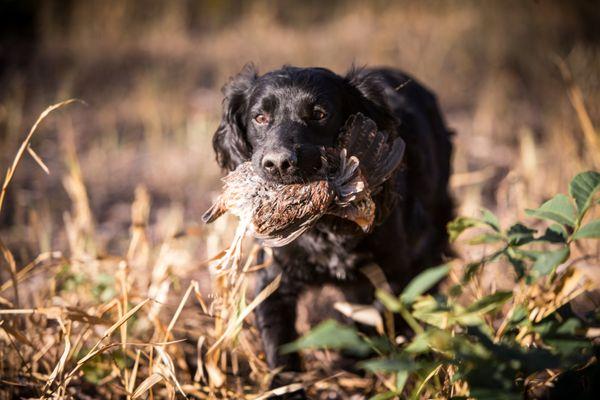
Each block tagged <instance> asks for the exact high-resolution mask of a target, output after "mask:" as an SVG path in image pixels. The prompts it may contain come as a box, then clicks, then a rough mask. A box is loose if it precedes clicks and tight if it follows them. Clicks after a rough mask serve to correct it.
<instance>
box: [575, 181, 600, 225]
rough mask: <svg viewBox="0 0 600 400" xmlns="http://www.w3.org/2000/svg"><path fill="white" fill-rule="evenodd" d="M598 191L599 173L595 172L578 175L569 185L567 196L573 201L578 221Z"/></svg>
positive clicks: (599, 185)
mask: <svg viewBox="0 0 600 400" xmlns="http://www.w3.org/2000/svg"><path fill="white" fill-rule="evenodd" d="M598 189H600V173H598V172H595V171H588V172H582V173H581V174H578V175H577V176H576V177H575V178H573V180H572V181H571V184H570V185H569V194H570V195H571V197H573V198H574V199H575V203H576V204H577V211H578V213H579V214H578V215H579V220H581V219H582V218H583V216H584V215H585V212H586V211H587V209H588V208H589V207H590V205H591V203H592V198H593V196H594V193H596V191H597V190H598Z"/></svg>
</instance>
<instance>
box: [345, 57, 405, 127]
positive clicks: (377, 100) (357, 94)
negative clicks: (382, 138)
mask: <svg viewBox="0 0 600 400" xmlns="http://www.w3.org/2000/svg"><path fill="white" fill-rule="evenodd" d="M344 81H345V82H346V83H347V84H348V86H349V87H350V88H351V91H350V93H349V95H348V97H347V99H346V101H347V102H349V103H350V106H351V108H352V110H351V112H352V113H356V112H361V113H363V114H365V115H366V116H368V117H369V118H370V119H372V120H373V121H375V123H376V124H377V127H378V128H379V129H380V130H386V131H388V132H392V131H394V130H395V129H396V120H395V119H394V117H393V113H392V112H391V110H390V109H389V107H388V105H387V102H386V99H385V82H381V78H379V77H378V76H377V74H373V73H369V71H368V70H366V69H365V68H364V67H356V66H354V65H353V66H352V67H351V68H350V70H349V71H348V72H347V73H346V76H345V77H344Z"/></svg>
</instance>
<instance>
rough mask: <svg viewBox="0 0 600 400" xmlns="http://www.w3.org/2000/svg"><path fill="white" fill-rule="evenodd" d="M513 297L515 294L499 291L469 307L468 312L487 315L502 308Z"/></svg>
mask: <svg viewBox="0 0 600 400" xmlns="http://www.w3.org/2000/svg"><path fill="white" fill-rule="evenodd" d="M512 296H513V292H510V291H506V292H502V291H498V292H494V293H492V294H490V295H487V296H484V297H482V298H480V299H479V300H477V301H476V302H475V303H473V304H471V305H470V306H469V307H467V310H466V311H467V312H469V313H480V314H486V313H488V312H490V311H493V310H495V309H497V308H498V307H501V306H502V305H503V304H504V303H506V302H507V301H508V300H509V299H511V298H512Z"/></svg>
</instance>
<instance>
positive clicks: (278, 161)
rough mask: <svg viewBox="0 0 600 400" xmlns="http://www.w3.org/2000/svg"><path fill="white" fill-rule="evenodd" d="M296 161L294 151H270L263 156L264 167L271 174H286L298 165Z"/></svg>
mask: <svg viewBox="0 0 600 400" xmlns="http://www.w3.org/2000/svg"><path fill="white" fill-rule="evenodd" d="M296 161H297V159H296V156H295V155H294V154H293V153H292V152H289V151H278V152H270V153H267V154H265V155H264V156H263V159H262V167H263V169H264V170H265V172H266V173H268V174H270V175H285V174H287V173H289V172H290V170H291V169H292V167H294V166H295V165H296Z"/></svg>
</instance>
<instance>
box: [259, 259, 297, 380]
mask: <svg viewBox="0 0 600 400" xmlns="http://www.w3.org/2000/svg"><path fill="white" fill-rule="evenodd" d="M279 273H281V268H280V267H279V266H278V265H277V264H276V263H273V264H272V265H270V266H269V267H268V268H265V269H263V270H260V271H259V272H258V281H257V285H256V293H257V294H258V293H260V291H262V290H263V289H264V288H265V287H266V286H267V285H268V284H269V283H271V282H272V281H273V279H275V277H276V276H277V275H278V274H279ZM298 294H299V287H298V284H297V283H295V282H293V281H291V280H290V279H289V277H287V276H286V275H285V273H283V275H282V278H281V283H280V285H279V288H278V289H277V290H276V291H275V292H274V293H273V294H271V295H270V296H269V297H267V299H266V300H265V301H263V302H262V303H261V304H260V305H259V306H258V307H257V308H256V312H255V316H256V323H257V326H258V329H259V331H260V334H261V338H262V343H263V347H264V350H265V354H266V357H267V363H268V364H269V368H270V369H274V368H277V367H283V369H284V370H285V371H300V369H301V365H300V356H299V355H298V354H297V353H291V354H281V353H280V349H279V348H280V346H281V345H283V344H286V343H290V342H292V341H294V340H295V339H296V338H297V336H298V334H297V332H296V304H297V302H298Z"/></svg>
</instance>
